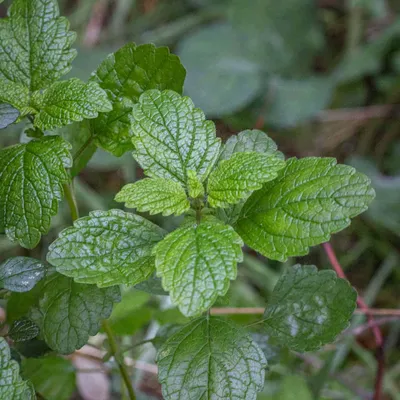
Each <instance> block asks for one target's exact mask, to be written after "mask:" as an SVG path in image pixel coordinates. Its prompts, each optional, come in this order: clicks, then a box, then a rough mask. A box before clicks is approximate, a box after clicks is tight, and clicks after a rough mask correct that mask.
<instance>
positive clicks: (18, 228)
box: [0, 136, 72, 249]
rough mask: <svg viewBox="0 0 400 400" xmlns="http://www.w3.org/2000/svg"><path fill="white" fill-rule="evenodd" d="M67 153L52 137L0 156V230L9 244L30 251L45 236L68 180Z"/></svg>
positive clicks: (0, 153) (68, 156)
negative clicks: (17, 243) (15, 242)
mask: <svg viewBox="0 0 400 400" xmlns="http://www.w3.org/2000/svg"><path fill="white" fill-rule="evenodd" d="M69 149H70V145H69V144H68V143H67V142H66V141H64V140H63V139H62V138H60V137H55V136H52V137H44V138H42V139H40V140H32V141H31V142H29V143H26V144H18V145H15V146H11V147H7V148H5V149H3V150H2V151H1V152H0V209H1V210H2V213H1V215H0V227H4V229H5V232H6V234H7V236H8V237H9V238H10V240H12V241H18V242H19V243H20V245H21V246H23V247H26V248H29V249H31V248H33V247H35V246H36V245H37V244H38V243H39V241H40V236H41V234H45V233H47V232H48V230H49V228H50V221H51V217H52V216H54V215H56V214H57V210H58V202H59V201H61V200H62V198H63V188H62V185H63V183H65V182H67V181H68V180H69V177H68V173H67V172H66V170H65V168H68V167H70V166H71V165H72V160H71V155H70V154H69Z"/></svg>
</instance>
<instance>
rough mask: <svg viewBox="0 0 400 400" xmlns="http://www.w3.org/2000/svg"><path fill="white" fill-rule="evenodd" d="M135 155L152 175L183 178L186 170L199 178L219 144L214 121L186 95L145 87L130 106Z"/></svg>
mask: <svg viewBox="0 0 400 400" xmlns="http://www.w3.org/2000/svg"><path fill="white" fill-rule="evenodd" d="M133 116H134V118H135V121H134V123H133V131H134V138H133V144H134V145H135V151H134V153H133V155H134V157H135V159H136V160H137V161H138V163H139V164H140V165H141V167H142V168H143V169H144V171H145V173H146V174H147V175H148V176H150V177H152V178H164V179H172V180H175V181H176V182H178V183H181V184H182V185H185V184H186V182H187V170H193V171H195V172H196V173H197V175H198V177H199V179H200V181H204V179H205V178H206V177H207V175H208V174H209V172H210V170H211V168H212V166H213V165H214V163H215V161H216V159H217V157H218V154H219V148H220V140H219V139H217V138H216V136H215V125H214V123H213V122H212V121H207V120H206V119H205V117H204V114H203V112H202V111H201V110H199V109H198V108H194V104H193V102H192V100H190V99H189V97H181V96H180V95H179V94H178V93H175V92H173V91H171V90H164V91H163V92H160V91H158V90H149V91H147V92H145V93H144V94H143V95H142V96H140V99H139V103H138V104H136V105H135V106H134V107H133Z"/></svg>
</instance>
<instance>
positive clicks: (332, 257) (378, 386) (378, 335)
mask: <svg viewBox="0 0 400 400" xmlns="http://www.w3.org/2000/svg"><path fill="white" fill-rule="evenodd" d="M322 246H323V248H324V250H325V253H326V255H327V256H328V259H329V262H330V263H331V265H332V267H333V269H334V270H335V272H336V273H337V274H338V276H339V277H340V278H343V279H347V278H346V274H345V273H344V271H343V269H342V267H341V265H340V263H339V261H338V259H337V257H336V254H335V251H334V250H333V248H332V245H331V244H330V243H324V244H323V245H322ZM357 304H358V307H359V308H360V309H362V310H363V311H365V313H366V315H367V318H368V322H369V323H370V325H371V330H372V332H373V334H374V337H375V343H376V347H377V350H376V354H375V357H376V361H377V363H378V369H377V372H376V379H375V393H374V400H381V398H382V397H381V393H382V384H383V373H384V367H385V357H384V349H383V337H382V332H381V330H380V328H379V326H378V325H377V324H376V322H375V319H374V317H373V316H372V315H371V314H369V313H368V309H369V308H368V305H367V304H366V303H365V301H364V299H363V298H362V297H361V296H360V295H358V297H357Z"/></svg>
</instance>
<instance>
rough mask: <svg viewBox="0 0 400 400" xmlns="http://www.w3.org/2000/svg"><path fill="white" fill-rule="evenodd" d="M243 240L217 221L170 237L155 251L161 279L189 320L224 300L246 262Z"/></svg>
mask: <svg viewBox="0 0 400 400" xmlns="http://www.w3.org/2000/svg"><path fill="white" fill-rule="evenodd" d="M242 244H243V243H242V240H241V239H240V237H239V236H238V235H237V234H236V232H235V231H234V230H233V228H232V227H230V226H228V225H224V224H223V223H221V222H220V221H218V220H217V219H215V218H207V219H205V218H203V220H202V221H201V222H200V223H199V224H197V223H195V222H194V221H193V222H190V223H187V224H186V225H185V226H183V227H181V228H178V229H177V230H175V231H173V232H172V233H170V234H168V235H167V236H166V237H165V239H164V240H163V241H161V242H160V243H159V244H158V245H157V246H156V247H155V248H154V251H153V253H154V254H155V256H156V269H157V275H158V276H161V277H162V283H163V287H164V289H165V290H168V291H169V292H170V296H171V299H172V302H173V303H175V304H177V305H178V306H179V309H180V310H181V312H182V313H183V314H184V315H186V316H193V315H199V314H200V313H202V312H203V311H206V310H208V309H209V308H210V307H211V306H212V305H213V303H214V302H215V300H216V299H217V297H218V296H224V295H225V293H226V292H227V291H228V288H229V280H232V279H235V278H236V272H237V270H236V265H237V262H240V261H241V260H242V250H241V246H242Z"/></svg>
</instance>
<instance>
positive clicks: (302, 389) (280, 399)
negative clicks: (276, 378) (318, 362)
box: [268, 375, 322, 400]
mask: <svg viewBox="0 0 400 400" xmlns="http://www.w3.org/2000/svg"><path fill="white" fill-rule="evenodd" d="M268 399H269V400H313V399H314V396H313V394H312V393H311V391H310V389H309V387H308V385H307V382H306V381H305V379H304V378H302V377H301V376H297V375H286V376H284V377H283V379H282V381H281V383H280V389H279V391H278V392H277V393H274V395H273V396H271V397H268ZM321 400H322V398H321Z"/></svg>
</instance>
